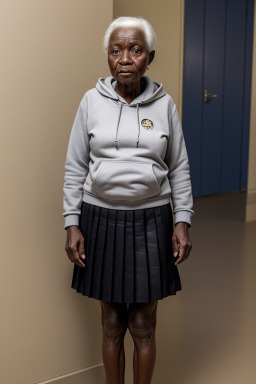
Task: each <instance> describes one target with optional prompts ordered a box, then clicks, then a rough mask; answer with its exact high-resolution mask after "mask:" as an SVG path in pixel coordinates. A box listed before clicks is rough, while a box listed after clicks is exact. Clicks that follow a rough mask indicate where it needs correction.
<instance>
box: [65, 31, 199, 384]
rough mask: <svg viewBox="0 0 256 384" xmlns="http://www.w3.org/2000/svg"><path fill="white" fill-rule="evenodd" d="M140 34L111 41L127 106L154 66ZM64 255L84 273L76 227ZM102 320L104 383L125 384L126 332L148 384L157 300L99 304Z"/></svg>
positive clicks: (180, 236)
mask: <svg viewBox="0 0 256 384" xmlns="http://www.w3.org/2000/svg"><path fill="white" fill-rule="evenodd" d="M154 56H155V51H152V52H148V50H147V45H146V41H145V37H144V34H143V32H142V31H141V30H140V29H137V28H118V29H116V30H115V31H114V32H113V33H112V34H111V36H110V41H109V50H108V64H109V69H110V72H111V74H112V76H113V77H114V78H115V79H116V80H117V87H116V92H117V93H118V94H119V95H121V96H122V97H123V98H124V99H125V100H126V102H127V103H131V102H132V100H134V99H135V98H136V97H137V96H139V95H140V93H141V92H143V89H141V84H140V78H141V77H142V76H143V75H144V73H145V71H146V69H147V67H148V65H149V64H150V63H151V62H152V61H153V59H154ZM172 248H173V254H174V256H175V257H176V258H177V260H176V262H175V265H178V264H180V263H182V262H183V261H184V260H186V259H187V258H188V256H189V254H190V251H191V248H192V244H191V239H190V235H189V225H188V223H184V222H179V223H177V224H176V225H175V228H174V232H173V236H172ZM65 250H66V253H67V255H68V257H69V259H70V261H71V262H73V263H75V264H77V265H78V266H80V267H82V268H84V267H85V264H84V261H85V259H86V254H85V249H84V238H83V235H82V233H81V231H80V229H79V227H78V226H76V225H73V226H70V227H67V240H66V246H65ZM100 304H101V321H102V331H103V338H102V356H103V361H104V368H105V375H106V377H105V383H106V384H123V383H124V377H125V376H124V371H125V351H124V336H125V333H126V331H127V330H129V332H130V334H131V337H132V339H133V341H134V354H133V370H134V383H144V384H150V383H151V380H152V375H153V370H154V364H155V358H156V341H155V329H156V313H157V304H158V300H156V301H152V302H149V303H129V308H128V307H127V305H126V303H124V304H118V303H112V302H110V303H108V302H105V301H102V300H100Z"/></svg>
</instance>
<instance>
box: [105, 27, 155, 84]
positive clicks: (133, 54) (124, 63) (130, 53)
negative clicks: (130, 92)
mask: <svg viewBox="0 0 256 384" xmlns="http://www.w3.org/2000/svg"><path fill="white" fill-rule="evenodd" d="M154 54H155V51H153V52H151V53H150V54H149V53H148V50H147V46H146V41H145V36H144V33H143V32H142V31H141V30H140V29H139V28H128V27H126V28H118V29H116V30H114V31H113V32H112V34H111V36H110V39H109V47H108V65H109V69H110V72H111V75H112V76H113V77H114V78H115V79H116V80H117V81H118V82H119V83H121V84H124V85H125V84H130V83H138V82H139V81H140V78H141V77H142V76H143V75H144V73H145V71H146V69H147V66H148V64H150V63H151V61H152V60H153V58H154Z"/></svg>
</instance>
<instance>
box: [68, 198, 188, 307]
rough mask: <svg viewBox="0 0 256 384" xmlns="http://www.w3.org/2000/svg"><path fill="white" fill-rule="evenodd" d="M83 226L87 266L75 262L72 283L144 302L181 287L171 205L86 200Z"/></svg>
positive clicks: (93, 292) (88, 292)
mask: <svg viewBox="0 0 256 384" xmlns="http://www.w3.org/2000/svg"><path fill="white" fill-rule="evenodd" d="M79 228H80V230H81V232H82V234H83V237H84V245H85V255H86V259H85V260H83V262H84V264H85V267H80V266H78V265H76V264H74V270H73V277H72V284H71V287H72V288H74V289H75V290H76V291H77V292H78V293H81V294H82V295H85V296H87V297H90V298H94V299H97V300H104V301H107V302H116V303H140V302H144V303H145V302H150V301H153V300H161V299H163V298H164V297H166V296H170V295H176V292H177V291H180V290H181V289H182V287H181V281H180V276H179V272H178V267H177V266H176V265H174V263H175V261H176V258H175V257H174V256H173V251H172V234H173V215H172V208H171V205H170V204H165V205H162V206H158V207H152V208H145V209H135V210H118V209H109V208H104V207H99V206H95V205H92V204H88V203H86V202H84V201H83V202H82V206H81V215H80V221H79Z"/></svg>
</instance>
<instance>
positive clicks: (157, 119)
mask: <svg viewBox="0 0 256 384" xmlns="http://www.w3.org/2000/svg"><path fill="white" fill-rule="evenodd" d="M155 44H156V36H155V32H154V30H153V28H152V26H151V25H150V23H149V22H148V21H146V20H145V19H143V18H136V17H120V18H118V19H116V20H114V21H113V22H112V23H111V24H110V26H109V27H108V29H107V31H106V33H105V37H104V46H105V49H106V52H107V56H108V65H109V69H110V73H111V76H109V77H107V78H106V79H103V78H100V79H99V80H98V82H97V85H96V88H93V89H91V90H89V91H87V92H86V93H85V94H84V96H83V98H82V100H81V103H80V105H79V107H78V110H77V114H76V117H75V120H74V124H73V127H72V130H71V134H70V139H69V145H68V150H67V157H66V164H65V178H64V179H65V181H64V188H63V190H64V201H63V205H64V212H63V215H64V217H65V229H66V230H67V241H66V247H65V250H66V252H67V255H68V257H69V259H70V260H71V261H72V262H73V263H74V271H73V279H72V284H71V286H72V288H74V289H75V290H76V291H77V292H79V293H81V294H82V295H85V296H87V297H90V298H94V299H97V300H99V302H100V305H101V314H102V315H101V324H102V330H103V332H102V333H103V341H102V357H103V362H104V368H105V374H106V383H109V384H121V383H124V370H125V352H124V336H125V333H126V331H127V329H128V330H129V332H130V334H131V336H132V338H133V341H134V359H133V364H134V366H133V367H134V382H135V383H137V384H139V383H143V384H147V383H150V382H151V379H152V375H153V369H154V363H155V357H156V344H155V329H156V313H157V304H158V300H161V299H163V298H164V297H167V296H170V295H175V294H176V292H177V291H179V290H181V289H182V288H181V282H180V276H179V272H178V267H177V265H178V264H180V263H182V262H183V261H184V260H186V259H187V258H188V256H189V254H190V251H191V246H192V245H191V240H190V236H189V227H190V226H191V216H192V215H193V214H194V211H193V198H192V189H191V180H190V170H189V163H188V156H187V151H186V146H185V142H184V137H183V133H182V128H181V124H180V120H179V116H178V112H177V108H176V105H175V103H174V101H173V99H172V98H171V96H170V95H168V94H167V93H166V92H165V91H164V89H163V85H162V84H160V83H157V82H154V81H152V80H151V79H150V78H149V77H147V76H144V74H145V72H146V70H147V69H149V65H150V64H151V63H152V61H153V60H154V56H155ZM171 203H172V205H171ZM173 217H174V220H173Z"/></svg>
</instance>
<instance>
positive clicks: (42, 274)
mask: <svg viewBox="0 0 256 384" xmlns="http://www.w3.org/2000/svg"><path fill="white" fill-rule="evenodd" d="M0 8H1V9H0V36H1V37H0V42H1V61H0V66H1V67H0V73H1V91H0V92H1V94H0V105H1V144H2V145H1V151H0V156H1V160H0V163H1V179H2V183H1V228H0V231H1V276H0V284H1V286H0V292H1V293H0V295H1V318H0V322H1V324H0V332H1V337H0V340H1V343H0V344H1V346H0V348H1V356H0V364H1V368H0V382H1V383H5V384H29V383H37V382H40V381H43V380H47V379H50V378H54V377H57V376H59V375H63V374H67V373H70V372H74V371H76V370H80V369H86V368H87V367H90V366H92V365H95V364H98V363H101V345H100V340H101V335H100V333H99V327H100V323H99V322H100V317H99V313H100V312H99V304H98V302H96V301H95V302H94V301H93V300H92V299H88V298H85V297H82V295H79V294H78V293H76V291H75V290H72V289H71V288H70V285H71V278H72V270H73V264H71V263H70V261H69V259H68V258H67V256H66V254H65V250H64V247H65V238H66V237H65V236H66V232H65V230H64V219H63V217H62V188H63V181H64V179H63V178H64V162H65V156H66V150H67V144H68V138H69V134H70V130H71V126H72V123H73V119H74V116H75V113H76V110H77V108H78V105H79V102H80V100H81V98H82V96H83V94H84V92H85V91H86V90H87V89H89V88H91V87H93V86H95V84H96V81H97V79H98V77H100V76H105V75H107V74H108V67H107V62H106V57H105V54H104V52H103V49H102V36H103V33H104V30H105V29H106V27H107V25H108V24H109V22H110V21H111V20H112V12H113V4H112V0H94V1H91V0H76V1H72V0H55V1H50V0H37V1H32V0H23V1H19V0H2V1H1V5H0ZM96 371H97V369H95V370H94V371H93V372H92V370H91V371H90V373H88V376H86V372H87V371H85V372H83V377H90V378H92V380H93V381H91V382H93V383H96V382H100V381H102V378H101V380H99V379H97V377H98V378H99V376H101V377H102V375H101V373H99V374H97V373H96ZM100 371H101V372H102V367H100ZM97 375H98V376H97ZM74 380H75V379H74ZM62 382H64V381H61V383H62ZM69 382H70V381H69ZM72 382H74V383H75V381H72ZM87 382H88V384H90V381H87ZM102 382H103V381H102Z"/></svg>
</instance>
